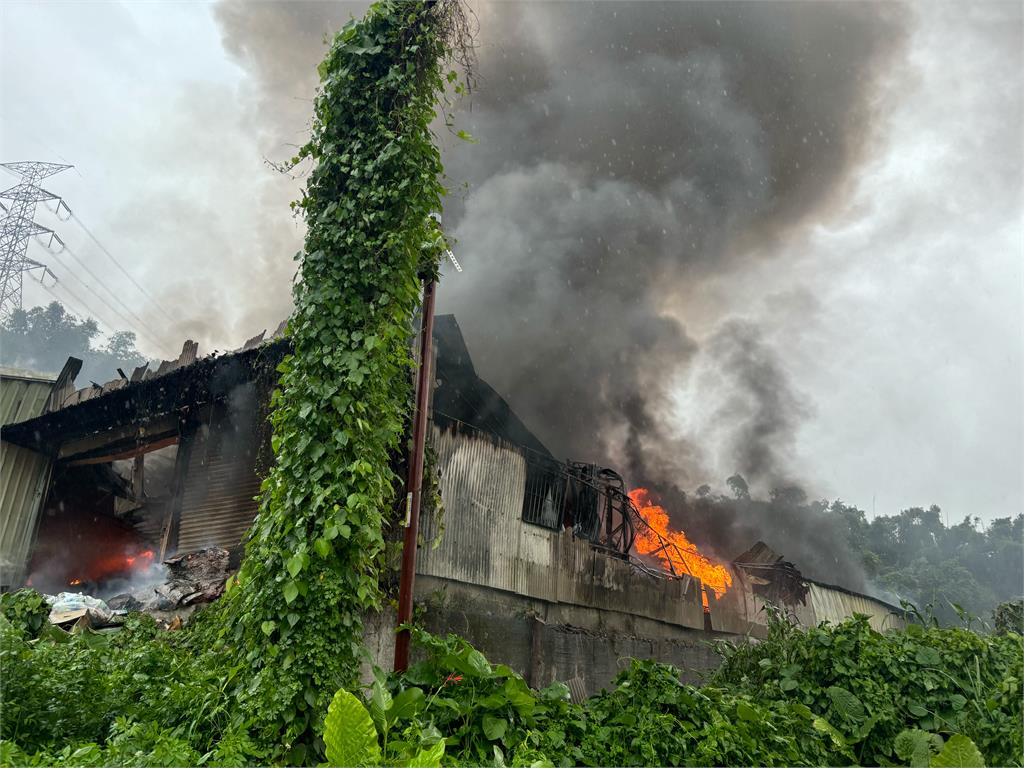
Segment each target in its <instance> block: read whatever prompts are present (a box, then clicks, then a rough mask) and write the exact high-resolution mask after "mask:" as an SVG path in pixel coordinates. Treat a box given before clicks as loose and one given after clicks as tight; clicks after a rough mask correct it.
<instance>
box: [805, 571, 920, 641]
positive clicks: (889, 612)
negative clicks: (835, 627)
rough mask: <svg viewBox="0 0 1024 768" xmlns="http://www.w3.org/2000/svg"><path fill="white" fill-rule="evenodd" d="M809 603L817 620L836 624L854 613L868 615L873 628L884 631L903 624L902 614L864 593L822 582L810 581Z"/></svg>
mask: <svg viewBox="0 0 1024 768" xmlns="http://www.w3.org/2000/svg"><path fill="white" fill-rule="evenodd" d="M810 593H811V601H810V602H811V605H812V606H813V608H814V616H815V619H816V620H817V622H819V623H820V622H822V621H828V622H831V623H833V624H838V623H839V622H841V621H843V620H844V619H848V618H849V617H850V616H853V614H855V613H863V614H866V615H867V616H868V623H869V624H871V627H872V628H873V629H876V630H878V631H879V632H884V631H885V630H887V629H898V628H901V627H903V626H904V625H905V623H906V622H905V621H904V619H903V617H902V616H900V615H899V614H897V613H896V612H895V611H894V610H893V609H892V608H891V607H889V606H888V605H886V604H885V603H883V602H881V601H879V600H874V599H872V598H870V597H868V596H866V595H857V594H853V593H851V592H846V591H843V590H841V589H835V588H832V587H829V586H827V585H824V584H817V583H815V582H810Z"/></svg>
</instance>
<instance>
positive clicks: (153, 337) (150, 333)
mask: <svg viewBox="0 0 1024 768" xmlns="http://www.w3.org/2000/svg"><path fill="white" fill-rule="evenodd" d="M63 251H66V252H67V253H68V255H70V256H71V258H72V259H74V260H75V262H76V263H77V264H78V265H79V266H80V267H81V268H82V269H83V270H85V272H86V273H87V274H88V275H89V276H90V277H92V279H93V280H95V281H96V282H97V284H99V285H100V286H101V287H102V288H103V289H104V290H105V291H106V292H107V293H109V294H110V296H111V297H112V298H113V299H114V301H116V302H117V303H118V304H119V305H120V306H121V307H122V308H124V311H125V312H126V313H128V315H129V316H131V317H132V318H134V319H135V323H137V324H138V327H139V328H140V329H144V330H145V331H146V333H145V336H146V337H147V338H148V339H149V341H150V342H151V343H152V342H156V346H157V347H160V348H162V349H163V350H164V351H167V349H168V348H169V347H168V345H167V343H166V342H161V341H159V339H160V334H159V333H157V332H156V331H154V330H153V329H152V328H150V327H149V326H148V325H146V323H145V322H144V321H143V320H142V318H141V317H139V316H138V315H136V314H135V313H134V312H133V311H132V310H131V308H129V307H128V305H127V304H125V303H124V302H123V301H122V300H121V298H120V297H119V296H118V295H117V294H115V293H114V292H113V291H112V290H110V288H108V287H107V285H106V283H104V282H103V280H102V279H100V278H99V277H98V276H97V275H96V273H95V272H93V271H92V270H91V269H90V268H89V266H88V265H87V264H86V263H85V261H83V260H82V259H80V258H79V257H78V255H77V254H76V253H75V252H74V251H72V250H71V249H70V248H68V247H67V246H64V249H63ZM61 252H62V251H58V252H57V255H59V254H60V253H61ZM70 274H72V275H74V273H73V272H70ZM74 277H75V279H76V280H78V282H80V283H82V285H85V287H86V288H88V289H89V291H91V292H92V293H93V294H94V295H95V296H96V298H97V299H99V300H100V301H102V302H103V303H104V304H105V305H106V306H107V307H109V308H110V310H111V311H112V312H114V313H115V314H117V315H118V316H119V317H121V319H122V320H124V321H125V322H126V323H127V324H128V325H129V326H131V325H132V324H133V323H132V321H130V320H128V319H127V318H126V317H124V316H123V315H121V313H120V312H118V311H117V309H115V308H114V307H112V306H111V305H110V303H109V302H108V301H107V300H106V299H104V298H103V297H102V296H100V295H99V293H97V292H96V291H95V290H94V289H93V288H92V286H89V285H86V283H85V282H84V281H83V280H82V279H81V278H80V277H78V276H77V275H74ZM140 334H141V331H140Z"/></svg>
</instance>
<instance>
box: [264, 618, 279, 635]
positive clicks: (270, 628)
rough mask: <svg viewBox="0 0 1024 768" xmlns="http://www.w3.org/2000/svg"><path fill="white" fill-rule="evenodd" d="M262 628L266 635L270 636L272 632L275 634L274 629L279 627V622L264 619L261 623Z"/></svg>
mask: <svg viewBox="0 0 1024 768" xmlns="http://www.w3.org/2000/svg"><path fill="white" fill-rule="evenodd" d="M260 629H261V630H263V634H264V635H266V636H267V637H270V636H271V635H272V634H274V630H275V629H277V622H276V621H264V622H263V623H262V624H260Z"/></svg>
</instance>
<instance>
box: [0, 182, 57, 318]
mask: <svg viewBox="0 0 1024 768" xmlns="http://www.w3.org/2000/svg"><path fill="white" fill-rule="evenodd" d="M0 167H2V168H6V169H7V170H8V171H10V172H11V173H14V174H17V175H18V176H20V177H21V183H20V184H17V185H15V186H13V187H11V188H10V189H5V190H4V191H3V192H0V200H9V201H10V205H9V206H8V205H5V204H4V203H2V202H0V208H2V209H3V211H4V213H5V214H6V215H5V216H4V218H3V221H2V222H0V317H4V318H6V317H9V316H10V314H11V312H13V311H14V310H15V309H20V308H21V287H22V281H23V279H24V276H25V273H26V272H29V271H31V270H33V269H41V270H43V277H45V276H46V274H47V273H48V272H49V274H50V275H51V276H53V273H52V272H50V270H49V269H48V268H47V266H46V265H45V264H41V263H40V262H38V261H33V260H32V259H30V258H28V255H27V254H28V242H29V240H30V239H31V238H33V237H34V236H36V235H45V234H49V235H50V244H52V243H53V240H54V238H56V240H57V242H59V243H61V245H63V241H62V240H61V239H60V237H58V236H57V235H56V234H55V233H54V231H53V230H52V229H49V228H47V227H44V226H42V225H41V224H36V223H35V221H33V219H34V218H35V215H36V204H38V203H42V202H46V201H47V200H56V201H57V210H58V212H59V211H60V206H61V205H63V204H64V201H63V200H62V199H61V198H60V196H59V195H55V194H53V193H52V192H48V191H47V190H45V189H43V188H42V187H40V186H38V182H40V181H42V180H43V179H45V178H46V177H47V176H53V175H54V174H55V173H60V172H61V171H64V170H67V169H68V168H70V167H71V166H70V165H58V164H57V163H36V162H24V163H0ZM64 207H65V208H67V206H66V205H64ZM54 279H55V280H56V277H54Z"/></svg>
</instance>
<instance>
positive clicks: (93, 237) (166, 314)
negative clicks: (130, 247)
mask: <svg viewBox="0 0 1024 768" xmlns="http://www.w3.org/2000/svg"><path fill="white" fill-rule="evenodd" d="M68 212H69V213H70V214H71V218H72V219H74V220H75V222H76V223H77V224H78V226H80V227H81V228H82V231H83V232H85V234H87V235H88V236H89V238H90V239H91V240H92V241H93V242H94V243H96V247H97V248H99V249H100V250H101V251H103V253H105V254H106V255H107V258H109V259H110V260H111V261H112V262H114V266H116V267H117V268H118V269H119V270H121V274H123V275H124V276H125V277H127V278H128V279H129V280H130V281H131V283H132V285H134V286H135V287H136V288H138V289H139V291H141V293H142V295H143V296H145V297H146V298H147V299H149V300H150V301H151V302H153V306H154V307H156V308H157V309H159V310H160V312H162V313H163V315H164V317H166V318H167V319H168V320H169V321H170V322H172V323H177V322H178V321H177V320H175V319H174V317H172V316H171V314H170V313H169V312H168V311H167V310H166V309H164V308H163V307H162V306H161V305H160V302H158V301H157V300H156V299H155V298H154V297H153V296H152V294H150V292H149V291H147V290H146V289H145V288H143V287H142V286H141V285H139V283H138V281H136V279H135V278H134V277H132V276H131V274H130V273H129V272H128V270H127V269H125V268H124V267H123V266H121V262H119V261H118V260H117V259H115V258H114V254H112V253H111V252H110V251H108V250H107V249H106V247H104V245H103V243H101V242H100V241H99V239H97V237H96V235H94V234H93V233H92V231H91V230H90V229H89V228H88V227H87V226H85V224H83V223H82V220H81V219H80V218H78V216H77V215H76V214H75V212H74V211H72V210H71V209H70V208H69V209H68Z"/></svg>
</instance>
